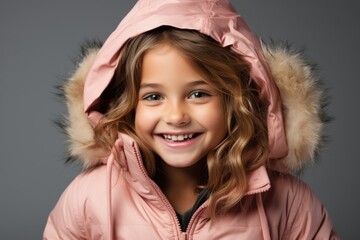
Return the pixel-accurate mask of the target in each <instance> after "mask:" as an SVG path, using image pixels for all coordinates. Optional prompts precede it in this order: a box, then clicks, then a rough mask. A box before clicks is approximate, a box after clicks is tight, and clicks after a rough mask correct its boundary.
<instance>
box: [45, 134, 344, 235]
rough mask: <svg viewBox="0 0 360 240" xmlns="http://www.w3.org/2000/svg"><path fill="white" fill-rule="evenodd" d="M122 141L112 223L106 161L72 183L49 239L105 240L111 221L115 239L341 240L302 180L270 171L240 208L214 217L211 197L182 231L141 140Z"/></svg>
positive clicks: (255, 177)
mask: <svg viewBox="0 0 360 240" xmlns="http://www.w3.org/2000/svg"><path fill="white" fill-rule="evenodd" d="M122 138H123V139H124V143H123V146H122V147H123V148H124V152H125V154H124V157H123V158H122V159H121V161H120V164H116V165H115V166H116V167H115V168H114V171H112V176H111V177H112V180H113V181H112V194H111V195H112V196H111V197H112V199H111V202H112V210H113V211H112V212H113V214H112V220H111V221H112V223H109V219H108V214H107V209H106V206H107V203H108V202H107V201H108V199H107V197H108V195H107V192H106V179H107V178H106V175H107V170H106V166H105V165H104V166H101V167H98V168H97V169H95V170H93V171H91V172H88V173H82V174H80V175H79V176H78V177H76V178H75V180H74V181H73V182H72V183H71V184H70V185H69V186H68V188H67V189H66V190H65V191H64V193H63V195H62V196H61V198H60V200H59V201H58V203H57V205H56V207H55V208H54V210H53V211H52V212H51V214H50V216H49V219H48V223H47V226H46V229H45V232H44V239H49V240H50V239H93V240H96V239H107V237H106V236H107V228H108V224H113V236H114V237H115V238H114V239H204V240H205V239H206V240H209V239H337V237H336V235H335V233H333V231H332V223H331V220H330V218H329V216H328V213H327V211H326V209H325V208H324V207H323V206H322V204H321V203H320V201H319V200H318V199H317V197H316V196H315V195H314V194H313V193H312V192H311V190H310V189H309V188H308V187H307V186H306V185H305V184H304V183H303V182H301V181H300V180H299V179H296V178H294V177H292V176H291V175H288V174H282V173H278V172H274V171H268V173H267V172H266V170H265V168H260V169H257V170H256V171H255V172H253V173H252V174H251V176H250V178H249V183H250V185H249V190H248V195H247V196H246V197H245V198H244V199H243V201H242V202H241V204H239V207H238V208H236V209H234V210H233V211H231V212H229V213H228V214H226V215H223V216H220V217H219V218H218V219H216V221H210V218H209V214H208V209H207V202H205V203H204V204H203V205H202V206H201V207H200V208H199V209H198V210H197V211H196V212H195V214H194V216H193V219H192V220H191V222H190V224H189V226H188V229H187V232H186V233H182V232H181V230H180V226H179V223H178V221H177V219H176V215H175V212H174V210H173V209H172V207H171V206H170V204H169V202H168V201H167V200H166V198H165V196H164V195H163V194H162V193H161V190H160V189H159V188H158V187H157V186H156V184H155V183H154V182H152V180H150V178H149V177H148V176H147V175H146V174H144V171H143V165H142V161H141V159H139V158H138V152H137V151H138V149H137V146H136V144H135V143H134V142H133V141H132V140H131V139H130V138H129V137H127V136H125V135H123V137H122ZM119 149H120V148H119ZM270 184H271V188H269V185H270ZM264 222H265V223H266V225H264ZM264 233H266V235H265V236H264ZM185 237H186V238H185Z"/></svg>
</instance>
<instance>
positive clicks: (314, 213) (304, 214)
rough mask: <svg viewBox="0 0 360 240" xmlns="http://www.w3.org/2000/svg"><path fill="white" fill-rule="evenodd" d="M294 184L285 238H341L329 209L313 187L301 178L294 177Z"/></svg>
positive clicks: (332, 239) (334, 239) (333, 239)
mask: <svg viewBox="0 0 360 240" xmlns="http://www.w3.org/2000/svg"><path fill="white" fill-rule="evenodd" d="M292 185H293V187H292V189H293V196H292V197H291V201H289V203H288V204H289V205H288V207H289V208H288V211H289V212H288V216H289V217H288V221H287V227H286V229H285V234H284V235H283V239H326V240H328V239H331V240H337V239H339V237H338V236H337V235H336V233H335V232H334V230H333V225H332V222H331V219H330V216H329V214H328V212H327V210H326V209H325V207H324V206H323V204H322V203H321V202H320V200H319V199H318V198H317V197H316V195H315V194H314V193H313V192H312V191H311V189H310V188H309V187H308V186H307V185H306V184H305V183H303V182H302V181H300V180H295V179H293V184H292Z"/></svg>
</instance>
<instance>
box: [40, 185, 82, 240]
mask: <svg viewBox="0 0 360 240" xmlns="http://www.w3.org/2000/svg"><path fill="white" fill-rule="evenodd" d="M78 190H79V187H78V181H77V178H76V179H75V180H74V181H73V182H72V183H71V184H70V185H69V186H68V187H67V188H66V190H65V191H64V192H63V194H62V195H61V197H60V199H59V201H58V202H57V204H56V206H55V208H54V209H53V210H52V212H51V213H50V215H49V217H48V220H47V223H46V226H45V230H44V234H43V239H44V240H56V239H69V240H71V239H86V236H85V231H84V227H83V226H84V224H83V222H82V220H81V219H83V218H82V217H81V216H80V213H81V212H82V211H81V206H82V204H81V203H80V202H79V200H78V192H79V191H78Z"/></svg>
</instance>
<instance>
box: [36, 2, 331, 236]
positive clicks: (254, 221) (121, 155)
mask: <svg viewBox="0 0 360 240" xmlns="http://www.w3.org/2000/svg"><path fill="white" fill-rule="evenodd" d="M162 25H168V26H173V27H176V28H181V29H194V30H198V31H200V32H201V33H203V34H206V35H208V36H211V37H212V38H213V39H215V40H216V41H218V42H219V43H220V44H221V45H222V46H224V47H225V46H231V48H232V49H233V50H234V51H235V52H237V53H239V54H241V55H242V56H243V57H244V58H245V59H246V60H247V61H248V62H249V63H250V65H251V76H252V78H253V79H254V81H255V82H256V83H257V84H258V85H259V87H260V88H261V96H262V99H263V100H264V101H265V102H266V103H267V104H268V118H267V120H268V132H269V148H270V159H269V164H268V165H269V166H270V167H271V169H272V170H270V169H266V167H265V166H262V167H260V168H258V169H256V170H254V171H253V172H251V173H249V174H248V186H247V189H248V190H247V194H246V197H244V199H243V200H242V202H241V205H239V209H237V210H236V211H234V212H232V213H229V214H226V215H223V216H220V217H219V218H218V219H217V220H216V221H210V218H209V212H208V209H207V206H208V202H207V201H206V202H205V203H204V204H202V205H201V206H200V208H199V209H198V210H197V211H196V212H195V213H194V215H193V216H192V218H191V220H190V223H189V225H188V227H187V230H186V232H182V231H181V229H180V227H179V221H178V219H177V217H176V213H175V211H174V209H173V208H172V206H171V205H170V203H169V202H168V200H167V199H166V197H165V195H164V194H163V193H162V192H161V190H160V188H159V187H158V186H157V185H156V184H155V183H154V182H153V181H152V180H151V179H150V178H149V176H148V175H147V173H146V170H145V168H144V166H143V163H142V160H141V155H140V151H139V149H138V146H137V144H136V143H135V142H134V140H133V139H131V138H130V137H129V136H127V135H124V134H121V133H119V138H118V140H117V141H116V143H115V145H114V148H113V151H112V152H111V153H106V151H105V150H104V149H100V148H98V147H96V144H95V143H94V138H93V136H94V132H93V126H94V125H96V124H97V122H98V120H99V119H100V118H101V117H102V115H101V113H99V112H97V111H96V110H97V109H96V106H97V103H98V101H99V96H100V95H101V93H102V92H103V91H104V89H105V88H106V86H107V85H108V84H109V82H110V81H111V79H112V76H113V74H114V71H115V69H116V67H117V64H118V59H119V56H120V54H121V46H122V45H123V44H124V42H125V41H126V40H127V39H129V38H131V37H133V36H136V35H138V34H140V33H143V32H145V31H148V30H151V29H154V28H157V27H159V26H162ZM64 90H65V95H66V99H67V105H68V109H69V117H68V120H69V126H67V128H66V132H67V134H68V135H69V136H70V154H71V155H72V156H73V157H77V158H81V159H83V161H84V167H85V168H87V169H92V168H94V167H95V166H97V167H95V168H94V169H93V170H90V171H87V172H84V173H82V174H80V175H79V176H78V177H77V178H76V179H75V180H74V181H73V182H72V183H71V184H70V185H69V186H68V188H67V189H66V190H65V191H64V193H63V194H62V196H61V198H60V199H59V201H58V203H57V205H56V206H55V208H54V210H53V211H52V212H51V214H50V216H49V219H48V222H47V225H46V228H45V231H44V237H43V239H337V237H336V235H335V233H334V232H333V230H332V224H331V221H330V218H329V216H328V214H327V211H326V209H325V208H324V207H323V206H322V204H321V203H320V201H319V200H318V199H317V198H316V197H315V196H314V194H313V193H312V192H311V190H310V189H309V188H308V187H307V186H306V185H305V184H304V183H302V182H301V181H300V180H298V179H296V178H294V177H292V176H291V175H289V174H288V172H291V171H298V170H299V169H301V167H302V166H303V165H304V164H305V162H306V160H307V159H309V158H311V157H312V156H313V155H314V152H315V151H316V148H317V146H318V144H319V142H320V138H321V134H322V121H321V118H320V116H321V106H322V103H321V98H322V92H321V91H320V90H318V89H316V81H315V78H314V76H313V75H312V72H311V67H309V66H308V65H306V64H305V63H304V61H303V59H302V58H301V56H300V55H299V54H297V53H294V52H292V51H291V50H289V49H287V48H286V47H282V46H279V47H276V48H273V49H271V48H269V47H267V46H262V45H261V43H260V41H259V40H258V38H257V37H256V36H255V35H253V34H252V33H251V32H250V30H249V29H248V27H247V26H246V24H245V22H244V21H243V19H242V17H241V16H239V15H238V14H237V13H236V11H235V10H234V9H233V7H232V6H231V4H230V3H229V2H228V1H226V0H169V1H164V0H150V1H149V0H139V1H138V2H137V4H136V5H135V6H134V8H133V9H132V10H131V11H130V12H129V13H128V15H127V16H126V17H125V18H124V19H123V21H122V22H121V23H120V25H119V26H118V28H117V29H116V30H115V31H114V32H113V33H112V34H111V35H110V37H109V38H108V39H107V41H106V42H105V43H104V45H103V46H102V47H101V49H100V50H99V49H98V48H97V47H92V48H89V49H88V50H87V51H86V54H85V56H84V59H83V61H82V62H81V63H80V64H79V66H78V69H77V70H76V72H75V73H74V74H73V76H72V77H71V78H70V80H69V81H68V82H67V83H66V85H65V87H64ZM283 118H284V119H283ZM299 129H301V131H299ZM104 155H108V157H107V158H105V159H104V157H103V156H104ZM99 164H102V166H99ZM274 170H277V171H274Z"/></svg>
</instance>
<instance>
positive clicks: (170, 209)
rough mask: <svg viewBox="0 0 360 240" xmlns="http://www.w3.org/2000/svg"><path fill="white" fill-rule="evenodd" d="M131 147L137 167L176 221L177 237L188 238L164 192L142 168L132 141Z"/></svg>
mask: <svg viewBox="0 0 360 240" xmlns="http://www.w3.org/2000/svg"><path fill="white" fill-rule="evenodd" d="M132 148H133V150H134V153H135V156H136V159H137V164H138V167H139V168H140V170H141V172H142V173H143V175H144V176H145V178H146V180H147V181H148V183H149V184H150V185H151V186H152V187H153V188H154V189H155V192H156V193H157V194H158V196H159V198H160V199H161V201H162V202H163V203H164V205H165V206H166V208H167V210H168V211H169V212H170V215H171V216H172V218H173V221H174V222H175V223H176V225H177V234H178V236H179V239H181V240H187V239H188V231H186V232H182V231H181V225H180V221H179V218H178V217H177V216H176V213H175V210H174V208H173V207H172V206H171V204H170V202H169V200H168V199H167V198H166V196H165V195H164V193H163V192H162V190H161V189H160V187H159V186H158V185H157V184H155V183H154V181H153V180H152V179H151V178H150V177H149V176H148V174H147V172H146V170H145V168H144V166H143V164H142V161H141V157H140V154H139V152H138V149H137V146H136V145H135V144H134V143H133V144H132ZM194 215H195V214H194ZM189 225H190V223H189ZM189 225H188V226H189Z"/></svg>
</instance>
